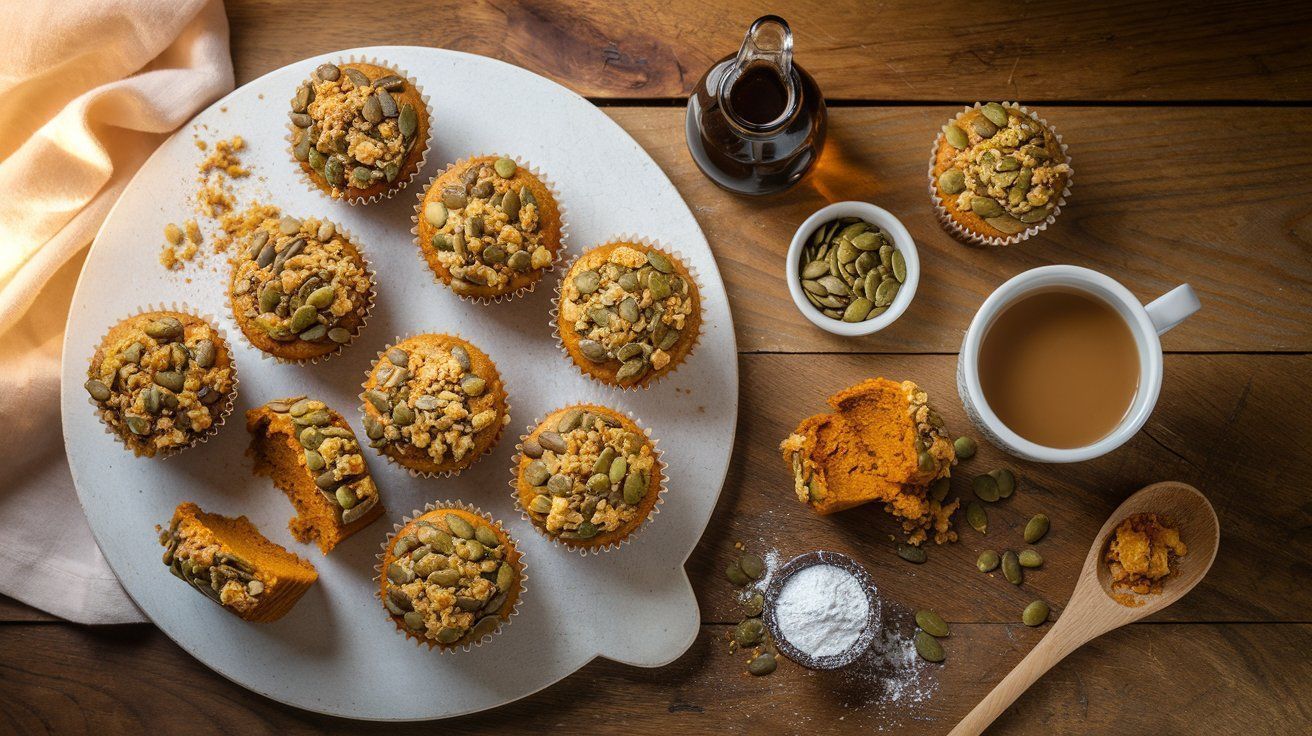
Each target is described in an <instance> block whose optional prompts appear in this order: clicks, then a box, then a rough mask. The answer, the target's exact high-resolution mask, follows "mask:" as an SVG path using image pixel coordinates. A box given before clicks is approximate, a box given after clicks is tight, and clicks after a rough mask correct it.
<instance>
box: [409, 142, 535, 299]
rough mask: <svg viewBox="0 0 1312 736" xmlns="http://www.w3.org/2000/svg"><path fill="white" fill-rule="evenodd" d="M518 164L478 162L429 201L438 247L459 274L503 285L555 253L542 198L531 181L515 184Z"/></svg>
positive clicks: (426, 211) (472, 281)
mask: <svg viewBox="0 0 1312 736" xmlns="http://www.w3.org/2000/svg"><path fill="white" fill-rule="evenodd" d="M518 168H519V167H518V165H517V164H516V163H515V162H514V161H513V160H511V159H508V158H500V159H497V160H496V161H495V162H493V163H475V164H473V165H471V166H470V167H469V168H468V169H466V170H465V172H464V174H463V175H462V176H461V182H460V183H458V184H448V185H446V186H445V187H443V188H442V191H441V197H440V198H438V199H433V200H431V201H429V202H427V203H426V204H424V212H423V215H424V219H425V220H426V221H427V222H428V224H429V225H432V226H433V227H434V228H436V229H437V232H435V233H434V234H433V237H432V239H431V243H432V246H433V249H434V250H436V251H437V254H438V256H437V257H438V260H440V261H441V262H442V265H444V266H446V267H447V269H448V270H449V271H450V272H451V275H452V276H453V277H455V278H456V279H459V280H463V281H467V282H469V283H470V284H476V285H479V286H490V287H493V288H498V287H502V286H505V285H506V284H508V283H509V282H510V280H511V279H513V278H514V277H515V275H517V274H522V273H526V272H528V271H535V270H541V269H544V268H546V267H547V266H549V265H551V262H552V260H553V259H554V258H555V255H554V254H553V253H552V251H551V250H550V249H549V248H547V246H546V245H545V244H544V243H543V235H542V232H541V230H540V229H539V227H538V226H539V220H538V217H539V214H540V212H539V209H538V201H537V199H536V198H535V197H534V196H533V192H532V191H530V190H529V188H528V187H527V186H523V185H521V186H519V187H518V188H516V187H515V182H514V181H513V178H514V176H515V172H516V170H517V169H518Z"/></svg>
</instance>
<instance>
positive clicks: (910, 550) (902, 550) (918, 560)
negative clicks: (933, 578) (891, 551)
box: [897, 543, 928, 565]
mask: <svg viewBox="0 0 1312 736" xmlns="http://www.w3.org/2000/svg"><path fill="white" fill-rule="evenodd" d="M897 556H898V557H901V558H902V559H904V560H906V561H907V562H911V563H914V564H917V565H920V564H923V563H924V562H925V560H926V559H928V557H927V556H926V555H925V550H923V549H921V548H920V547H913V546H911V545H909V544H903V543H899V544H898V545H897Z"/></svg>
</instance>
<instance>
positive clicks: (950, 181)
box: [929, 102, 1071, 245]
mask: <svg viewBox="0 0 1312 736" xmlns="http://www.w3.org/2000/svg"><path fill="white" fill-rule="evenodd" d="M929 178H930V183H929V187H930V195H931V198H932V199H933V202H934V207H935V211H936V212H937V214H938V218H939V222H940V223H941V224H942V225H943V227H944V228H945V229H946V230H947V231H948V232H949V233H951V234H952V235H954V236H956V237H958V238H960V239H962V240H965V241H966V242H970V243H975V244H977V245H1014V244H1016V243H1019V242H1021V241H1023V240H1025V239H1026V238H1029V237H1030V236H1032V235H1034V234H1035V233H1037V232H1039V231H1040V230H1042V229H1044V228H1046V227H1047V226H1048V224H1049V223H1051V222H1052V221H1053V219H1054V218H1056V216H1057V214H1058V213H1059V212H1060V211H1061V205H1062V204H1063V203H1064V202H1065V196H1066V195H1067V194H1068V193H1069V189H1068V185H1069V184H1070V179H1071V166H1070V162H1069V159H1068V158H1067V155H1066V146H1065V145H1063V144H1062V142H1061V136H1059V135H1058V134H1057V133H1056V131H1055V130H1053V129H1052V127H1051V126H1050V125H1048V124H1047V123H1046V122H1044V121H1043V120H1041V119H1040V118H1039V117H1038V116H1036V115H1034V114H1033V113H1031V112H1029V111H1028V110H1026V109H1025V108H1023V107H1021V106H1019V105H1016V104H1015V103H1001V104H1000V103H997V102H990V103H988V104H985V105H979V104H976V106H975V107H972V108H968V109H966V110H965V111H964V112H962V113H960V114H958V115H957V117H956V118H954V119H953V120H951V121H950V122H948V124H947V125H945V126H943V132H942V133H941V134H940V135H939V136H938V138H937V140H936V141H935V144H934V156H933V159H932V160H931V162H930V174H929Z"/></svg>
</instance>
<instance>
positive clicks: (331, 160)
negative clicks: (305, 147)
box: [310, 148, 346, 187]
mask: <svg viewBox="0 0 1312 736" xmlns="http://www.w3.org/2000/svg"><path fill="white" fill-rule="evenodd" d="M315 150H316V149H313V148H311V149H310V156H311V157H312V158H313V156H314V151H315ZM323 176H324V178H325V179H327V180H328V183H329V184H331V185H333V186H335V187H340V186H341V185H342V184H343V183H344V182H345V181H346V164H344V163H342V160H341V159H340V158H337V157H336V156H329V157H328V158H327V159H326V160H325V161H324V165H323Z"/></svg>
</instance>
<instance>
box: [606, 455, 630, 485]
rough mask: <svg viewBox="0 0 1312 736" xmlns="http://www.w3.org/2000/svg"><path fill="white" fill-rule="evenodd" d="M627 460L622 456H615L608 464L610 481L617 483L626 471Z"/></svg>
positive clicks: (627, 466)
mask: <svg viewBox="0 0 1312 736" xmlns="http://www.w3.org/2000/svg"><path fill="white" fill-rule="evenodd" d="M628 469H629V461H628V460H627V459H625V458H624V457H623V456H620V457H617V458H615V459H614V460H613V461H612V462H611V464H610V482H611V483H619V482H620V481H621V480H623V479H624V475H625V473H627V472H628Z"/></svg>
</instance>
